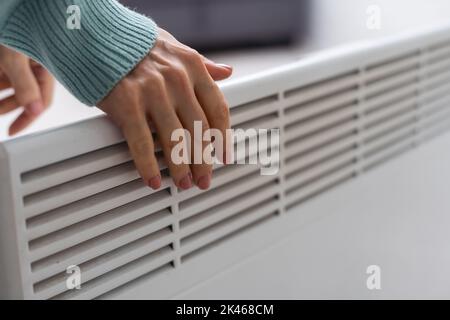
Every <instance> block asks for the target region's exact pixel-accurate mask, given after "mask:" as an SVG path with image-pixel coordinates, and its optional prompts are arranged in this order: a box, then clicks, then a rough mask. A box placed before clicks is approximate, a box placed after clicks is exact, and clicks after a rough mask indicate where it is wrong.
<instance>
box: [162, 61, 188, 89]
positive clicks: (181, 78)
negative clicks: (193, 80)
mask: <svg viewBox="0 0 450 320" xmlns="http://www.w3.org/2000/svg"><path fill="white" fill-rule="evenodd" d="M167 77H168V78H169V79H170V81H173V82H174V83H176V84H177V85H179V86H183V87H184V86H187V85H188V83H189V77H188V74H187V72H186V71H185V70H184V69H183V68H181V67H175V66H173V67H171V68H168V69H167Z"/></svg>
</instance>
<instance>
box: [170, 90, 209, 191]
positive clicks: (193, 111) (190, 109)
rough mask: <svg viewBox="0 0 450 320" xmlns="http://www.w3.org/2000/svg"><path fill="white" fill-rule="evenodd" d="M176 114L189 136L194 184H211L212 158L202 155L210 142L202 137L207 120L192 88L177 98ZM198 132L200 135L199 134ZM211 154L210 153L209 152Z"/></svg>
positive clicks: (204, 188)
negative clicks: (184, 95) (183, 96)
mask: <svg viewBox="0 0 450 320" xmlns="http://www.w3.org/2000/svg"><path fill="white" fill-rule="evenodd" d="M179 101H180V102H179V105H178V107H177V114H178V116H179V118H180V121H181V123H182V124H183V127H184V128H186V129H187V130H188V131H189V133H190V136H191V145H190V150H191V151H192V152H191V171H192V175H193V178H194V181H195V184H196V185H197V186H198V187H199V188H200V189H202V190H206V189H208V188H209V187H210V185H211V177H212V159H210V160H206V159H205V158H204V157H203V155H204V154H205V151H208V150H209V149H208V150H207V148H210V147H211V143H210V142H208V141H205V140H204V139H203V137H204V134H205V131H207V130H208V129H209V124H208V120H207V119H206V116H205V113H204V112H203V110H202V108H201V106H200V104H199V103H198V101H197V98H196V97H195V94H194V92H193V91H192V89H191V90H190V92H189V93H187V95H186V97H185V98H184V99H180V100H179ZM199 134H200V135H201V136H199ZM210 154H211V153H210Z"/></svg>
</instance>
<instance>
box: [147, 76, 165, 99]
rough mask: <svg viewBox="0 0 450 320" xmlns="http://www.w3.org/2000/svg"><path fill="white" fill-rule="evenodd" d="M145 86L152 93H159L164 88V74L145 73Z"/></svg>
mask: <svg viewBox="0 0 450 320" xmlns="http://www.w3.org/2000/svg"><path fill="white" fill-rule="evenodd" d="M145 86H146V89H148V90H150V92H152V93H153V94H160V93H161V92H162V91H163V90H164V89H165V79H164V76H163V75H162V74H161V73H160V72H150V73H149V74H148V75H147V78H146V83H145Z"/></svg>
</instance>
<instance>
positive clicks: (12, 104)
mask: <svg viewBox="0 0 450 320" xmlns="http://www.w3.org/2000/svg"><path fill="white" fill-rule="evenodd" d="M19 107H20V106H19V104H18V103H17V101H16V98H15V97H14V96H11V97H8V98H5V99H3V100H1V101H0V115H2V114H6V113H8V112H11V111H13V110H15V109H17V108H19Z"/></svg>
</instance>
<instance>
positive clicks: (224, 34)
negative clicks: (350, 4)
mask: <svg viewBox="0 0 450 320" xmlns="http://www.w3.org/2000/svg"><path fill="white" fill-rule="evenodd" d="M120 1H121V2H122V3H123V4H125V5H126V6H128V7H130V8H133V9H136V10H137V11H139V12H142V13H144V14H146V15H148V16H150V17H151V18H153V19H154V20H155V21H156V23H157V24H158V25H159V26H160V27H161V28H163V29H165V30H167V31H169V32H170V33H172V34H173V35H174V36H175V37H176V38H177V39H178V40H180V41H181V42H183V43H185V44H187V45H189V46H192V47H194V48H196V49H197V50H201V51H211V50H223V49H230V48H236V47H250V46H261V45H274V44H288V43H292V42H294V41H301V39H302V37H303V36H304V34H305V32H306V31H307V29H306V27H307V17H308V2H309V0H120Z"/></svg>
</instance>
